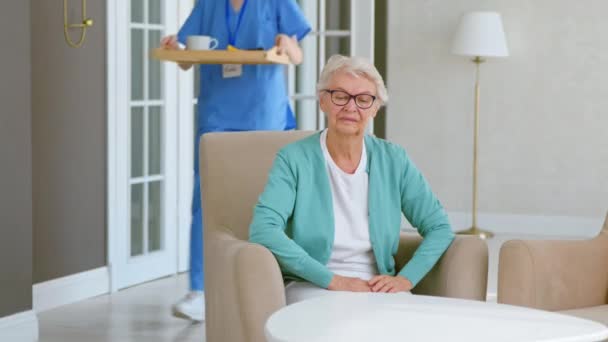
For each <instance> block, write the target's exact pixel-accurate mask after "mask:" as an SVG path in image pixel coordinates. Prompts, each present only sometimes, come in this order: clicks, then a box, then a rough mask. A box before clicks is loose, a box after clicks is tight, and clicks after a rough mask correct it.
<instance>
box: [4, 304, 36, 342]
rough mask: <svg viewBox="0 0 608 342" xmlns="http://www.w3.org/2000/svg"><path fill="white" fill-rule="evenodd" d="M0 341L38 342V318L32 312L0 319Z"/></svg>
mask: <svg viewBox="0 0 608 342" xmlns="http://www.w3.org/2000/svg"><path fill="white" fill-rule="evenodd" d="M0 341H19V342H21V341H23V342H35V341H38V318H37V317H36V313H35V312H34V311H33V310H30V311H25V312H20V313H17V314H14V315H11V316H7V317H0Z"/></svg>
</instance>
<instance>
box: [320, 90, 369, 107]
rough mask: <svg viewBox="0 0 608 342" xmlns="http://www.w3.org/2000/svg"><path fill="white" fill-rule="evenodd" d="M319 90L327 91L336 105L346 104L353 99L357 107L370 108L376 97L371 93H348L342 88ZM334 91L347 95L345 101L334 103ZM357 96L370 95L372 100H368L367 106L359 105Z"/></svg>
mask: <svg viewBox="0 0 608 342" xmlns="http://www.w3.org/2000/svg"><path fill="white" fill-rule="evenodd" d="M321 91H324V92H327V93H329V98H330V99H331V102H332V103H333V104H335V105H336V106H346V105H347V104H348V103H349V102H350V100H353V101H355V105H356V106H357V107H359V109H370V108H371V107H372V106H373V105H374V102H376V99H377V97H376V96H374V95H371V94H356V95H352V94H349V93H347V92H345V91H344V90H340V89H322V90H321ZM335 92H341V93H344V94H346V95H348V100H347V101H346V102H344V103H342V104H340V103H336V101H334V93H335ZM359 96H370V97H371V98H372V101H371V102H370V104H369V106H367V107H362V106H360V105H359V103H358V102H357V97H359Z"/></svg>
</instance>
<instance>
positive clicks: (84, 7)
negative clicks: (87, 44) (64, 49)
mask: <svg viewBox="0 0 608 342" xmlns="http://www.w3.org/2000/svg"><path fill="white" fill-rule="evenodd" d="M91 26H93V19H91V18H87V0H82V23H81V24H69V23H68V0H63V36H64V37H65V42H66V43H68V45H69V46H71V47H73V48H79V47H81V46H82V43H84V38H85V37H86V35H87V28H88V27H91ZM71 28H80V29H82V32H81V33H80V40H78V42H76V43H74V42H72V39H70V34H69V32H68V30H69V29H71Z"/></svg>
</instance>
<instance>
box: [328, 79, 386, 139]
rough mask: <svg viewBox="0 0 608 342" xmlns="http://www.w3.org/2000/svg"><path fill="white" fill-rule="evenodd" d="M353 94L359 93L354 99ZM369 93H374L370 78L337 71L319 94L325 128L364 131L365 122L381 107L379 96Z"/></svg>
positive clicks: (352, 131)
mask: <svg viewBox="0 0 608 342" xmlns="http://www.w3.org/2000/svg"><path fill="white" fill-rule="evenodd" d="M330 92H333V94H332V93H330ZM352 96H358V97H357V101H355V98H354V97H352ZM372 97H377V94H376V85H375V84H374V83H373V82H372V81H370V80H368V79H367V78H365V77H362V76H359V77H356V76H353V75H351V74H349V73H347V72H343V71H338V72H336V73H335V74H334V75H333V77H332V79H331V80H330V82H329V85H328V87H327V88H326V89H325V90H321V92H320V94H319V103H320V106H321V110H322V111H323V112H324V113H325V114H326V115H327V121H328V129H329V130H331V131H334V132H336V133H339V134H340V135H363V133H364V132H365V127H366V126H367V122H368V121H369V119H370V118H374V117H375V116H376V113H377V112H378V109H379V108H380V106H379V104H378V103H379V102H378V99H377V98H376V99H375V100H374V98H372ZM346 101H348V102H346ZM344 102H346V104H343V103H344ZM355 102H356V103H355ZM336 103H338V104H336ZM365 107H369V108H365Z"/></svg>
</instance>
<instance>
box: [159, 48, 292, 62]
mask: <svg viewBox="0 0 608 342" xmlns="http://www.w3.org/2000/svg"><path fill="white" fill-rule="evenodd" d="M151 56H152V58H155V59H159V60H163V61H171V62H177V63H193V64H289V63H290V61H289V56H287V55H286V54H285V55H278V54H277V51H276V47H273V48H272V49H270V50H267V51H257V50H256V51H251V50H234V51H228V50H166V49H161V48H157V49H153V50H152V51H151Z"/></svg>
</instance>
